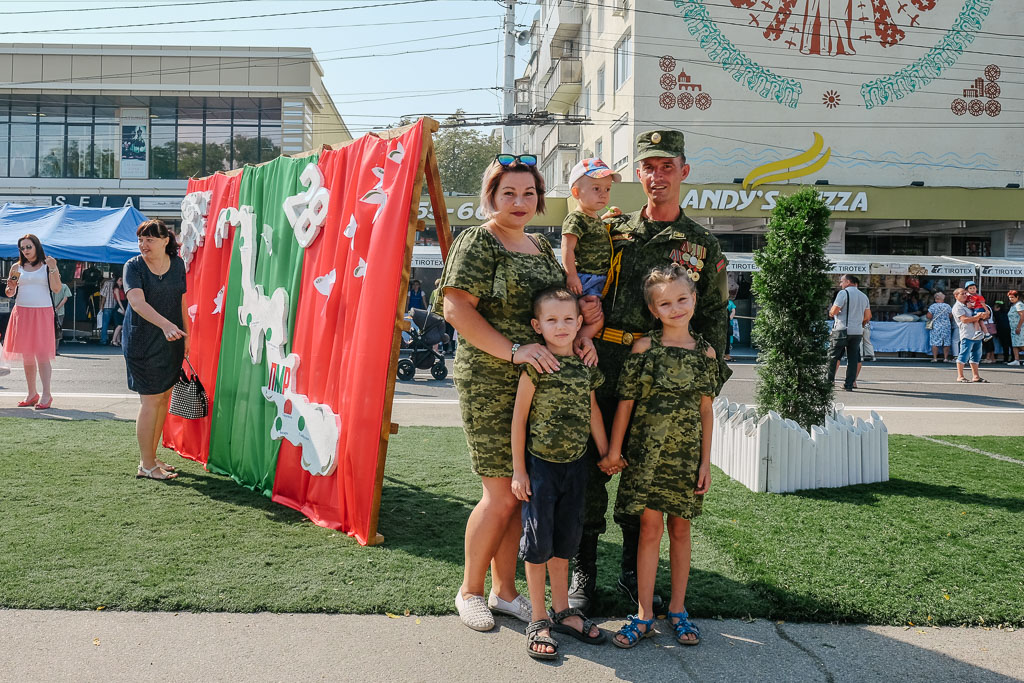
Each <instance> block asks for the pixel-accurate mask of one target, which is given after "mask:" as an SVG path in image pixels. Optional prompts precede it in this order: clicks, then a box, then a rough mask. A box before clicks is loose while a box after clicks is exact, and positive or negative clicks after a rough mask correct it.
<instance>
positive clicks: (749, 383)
mask: <svg viewBox="0 0 1024 683" xmlns="http://www.w3.org/2000/svg"><path fill="white" fill-rule="evenodd" d="M62 352H63V354H64V355H61V356H60V357H58V358H57V359H56V360H55V362H54V372H53V391H54V404H53V405H54V407H53V409H51V410H49V411H32V410H26V409H24V408H20V409H19V408H15V407H13V406H14V404H16V403H17V401H18V400H21V399H22V398H24V397H25V393H26V388H25V377H24V375H23V374H22V372H21V370H20V368H17V367H16V368H14V369H13V371H12V373H11V374H10V375H8V376H6V377H0V416H8V417H10V416H21V417H42V418H50V419H134V418H135V415H136V413H137V412H138V398H137V397H136V396H135V395H134V394H132V393H130V392H129V391H128V389H127V387H126V385H125V371H124V359H123V358H122V357H121V354H120V350H119V349H116V348H113V347H100V346H96V345H81V346H75V345H71V344H64V345H63V347H62ZM448 364H449V368H450V366H451V360H450V359H449V361H448ZM732 368H733V372H734V374H733V376H732V378H731V379H730V380H729V381H728V382H727V383H726V385H725V387H724V388H723V390H722V395H723V396H726V397H728V399H729V400H730V401H735V402H737V403H746V404H748V405H751V404H753V403H754V386H755V378H756V369H757V366H756V365H755V364H754V362H753V359H750V358H747V359H738V360H737V362H735V363H734V364H733V365H732ZM844 372H845V368H841V369H840V376H842V373H844ZM981 376H982V377H983V378H985V379H987V380H988V381H989V383H988V384H958V383H957V382H956V366H955V365H952V364H942V363H939V364H932V363H929V362H927V361H920V360H895V359H894V360H879V361H875V362H871V363H865V364H864V366H863V370H862V371H861V375H860V379H859V380H858V387H859V388H858V389H857V390H856V391H853V392H849V393H848V392H844V391H842V390H841V389H840V387H839V385H838V384H837V390H836V400H837V401H840V402H842V403H843V404H844V406H845V410H846V411H847V412H849V413H852V414H853V415H857V416H863V417H865V418H866V417H867V416H868V414H869V413H870V411H872V410H874V411H876V412H878V413H879V414H880V415H881V416H882V418H883V419H884V420H885V422H886V425H887V427H888V429H889V432H890V433H891V434H917V435H941V434H963V435H974V436H984V435H999V436H1024V368H1020V367H1007V366H1005V365H1003V364H1001V363H998V364H994V365H982V366H981ZM391 419H392V421H393V422H396V423H397V424H399V425H405V426H416V425H427V426H452V427H457V426H459V425H461V424H462V420H461V417H460V414H459V405H458V394H457V393H456V391H455V387H454V385H453V384H452V380H451V375H450V374H449V376H448V378H447V379H444V380H440V381H438V380H435V379H433V378H432V377H431V376H430V372H429V371H428V370H419V371H417V373H416V377H415V378H414V379H413V380H411V381H406V382H403V381H398V382H397V383H396V385H395V399H394V404H393V412H392V418H391Z"/></svg>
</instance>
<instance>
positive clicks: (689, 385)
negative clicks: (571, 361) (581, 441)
mask: <svg viewBox="0 0 1024 683" xmlns="http://www.w3.org/2000/svg"><path fill="white" fill-rule="evenodd" d="M643 287H644V300H645V301H646V303H647V307H648V308H649V309H650V311H651V314H652V315H653V316H654V317H655V318H657V319H658V320H660V321H661V329H660V330H654V331H652V332H651V333H650V334H649V335H648V336H645V337H642V338H640V339H639V340H638V341H636V342H635V343H634V344H633V350H632V354H631V355H630V356H629V358H627V359H626V362H625V364H624V366H623V368H622V373H621V374H620V376H619V383H618V394H619V398H620V401H619V405H618V408H617V409H616V412H615V421H614V423H613V425H612V434H611V443H610V445H609V450H608V455H607V457H605V458H604V459H603V460H601V461H600V462H599V463H598V466H599V467H600V468H601V469H602V470H604V471H605V472H606V473H607V474H614V473H616V472H620V471H623V468H625V472H624V474H623V475H622V479H621V481H620V482H619V494H618V498H617V499H616V501H615V513H616V515H623V514H625V515H639V516H640V545H639V549H638V552H637V587H638V593H639V606H638V612H637V614H636V615H631V616H630V617H629V620H628V622H627V623H626V625H625V626H623V627H622V628H621V629H620V630H619V633H618V634H617V635H616V636H615V638H614V640H613V642H614V643H615V644H616V645H618V646H619V647H623V648H629V647H633V646H634V645H636V644H637V643H639V642H640V640H641V639H642V638H645V637H647V636H649V635H651V634H653V632H654V610H653V605H652V601H653V597H654V581H655V577H656V575H657V570H658V557H659V552H660V548H661V537H662V533H663V529H664V515H665V514H668V533H669V540H670V551H669V559H670V562H671V566H672V598H671V600H670V601H669V609H668V621H669V625H670V626H671V627H672V629H673V631H674V632H675V637H676V640H678V641H679V643H681V644H683V645H696V644H697V643H699V642H700V629H699V628H697V626H696V625H695V624H694V623H693V622H691V621H690V618H689V614H688V613H687V612H686V606H685V604H686V582H687V579H688V578H689V575H690V520H691V519H693V518H694V517H696V516H697V515H699V514H700V512H701V505H702V503H703V499H704V494H705V493H707V491H708V488H709V487H710V485H711V462H710V460H711V427H712V419H713V418H712V413H711V400H712V396H713V395H714V391H715V382H716V377H717V373H718V364H717V361H716V360H715V350H714V349H713V348H712V347H711V346H710V345H709V344H708V343H707V342H706V341H704V339H703V338H701V337H700V336H697V335H693V334H692V333H691V332H690V320H691V319H692V318H693V311H694V308H695V306H696V303H697V291H696V287H695V285H694V281H693V280H692V279H691V278H690V277H689V273H688V271H687V270H686V269H685V268H684V267H683V266H681V265H679V264H676V263H673V264H672V265H670V266H667V267H664V268H656V269H655V270H653V271H652V272H651V274H650V275H648V276H647V278H646V280H645V281H644V285H643ZM634 407H635V409H636V410H635V412H634ZM630 416H632V420H633V421H632V426H631V427H629V441H628V444H627V448H626V457H625V459H623V457H622V445H623V441H624V440H625V437H626V429H627V426H628V425H629V423H630Z"/></svg>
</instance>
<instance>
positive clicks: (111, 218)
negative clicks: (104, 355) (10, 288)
mask: <svg viewBox="0 0 1024 683" xmlns="http://www.w3.org/2000/svg"><path fill="white" fill-rule="evenodd" d="M145 220H146V216H145V215H143V214H142V213H140V212H139V211H138V210H136V209H135V208H133V207H130V206H129V207H124V208H120V209H101V208H90V207H79V206H67V205H63V206H47V207H37V206H19V205H16V204H4V205H3V206H2V207H0V277H2V279H6V277H7V272H8V271H9V270H10V267H11V264H12V263H13V262H14V261H15V260H16V259H17V258H18V240H19V239H21V238H22V237H23V236H24V235H26V234H29V233H31V234H33V235H35V236H36V237H38V238H39V241H40V242H42V244H43V248H44V249H45V251H46V254H47V256H53V257H54V258H56V259H57V267H58V269H59V270H60V277H61V280H62V281H63V282H64V283H66V284H68V285H69V286H70V287H71V289H72V297H71V300H70V301H69V303H68V304H67V305H66V306H65V311H66V312H65V319H64V335H65V338H67V337H72V338H79V337H86V338H92V337H94V336H96V331H95V330H96V323H97V317H96V315H95V309H96V303H95V302H92V303H90V300H91V298H92V297H94V296H95V295H96V293H97V292H98V290H99V284H100V281H101V280H102V279H103V277H104V276H105V275H106V274H109V273H116V272H118V271H119V270H120V265H121V264H123V263H124V262H125V261H127V260H128V259H130V258H132V257H133V256H137V255H138V253H139V245H138V239H137V238H136V236H135V230H136V228H137V227H138V226H139V223H141V222H143V221H145ZM12 305H13V300H11V299H7V298H4V297H0V331H2V330H3V328H5V327H6V325H7V318H8V317H9V315H10V308H11V306H12Z"/></svg>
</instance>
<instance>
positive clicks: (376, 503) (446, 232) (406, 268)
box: [367, 117, 452, 545]
mask: <svg viewBox="0 0 1024 683" xmlns="http://www.w3.org/2000/svg"><path fill="white" fill-rule="evenodd" d="M421 121H422V122H423V144H422V146H421V149H420V162H419V167H418V168H417V170H416V180H415V182H414V183H413V189H412V205H411V206H410V207H409V226H408V229H407V230H406V237H405V261H404V263H403V266H402V283H401V285H400V287H399V290H398V307H397V309H396V311H395V329H394V333H393V335H392V339H391V362H390V363H389V364H388V388H387V391H386V392H385V394H384V416H383V420H382V422H381V431H380V445H379V446H378V448H377V476H376V479H375V481H374V485H373V503H372V509H371V510H370V527H369V530H368V532H367V545H378V544H380V543H383V542H384V537H383V536H382V535H381V534H380V533H379V531H378V528H377V525H378V522H379V521H380V496H381V491H382V489H383V487H384V464H385V461H386V459H387V452H388V440H389V439H390V437H391V435H392V434H397V433H398V425H397V424H395V423H393V422H391V409H392V404H393V402H394V398H395V381H396V379H397V372H398V356H399V351H400V350H401V348H402V332H403V331H406V330H408V329H409V324H408V323H407V322H406V320H405V310H404V308H405V305H404V302H405V300H406V297H407V296H408V293H409V277H410V275H411V273H412V248H413V244H414V243H415V242H416V233H417V232H418V231H421V230H423V229H424V222H423V221H421V220H420V219H419V208H420V202H419V198H420V196H421V195H422V193H423V182H424V180H425V181H426V183H427V192H428V193H429V195H430V203H431V206H432V207H433V209H434V217H435V218H434V221H435V225H436V227H437V238H438V241H439V242H440V243H441V255H442V257H443V258H445V259H447V258H448V249H449V248H450V247H451V243H452V231H451V226H450V225H449V223H448V210H447V208H446V207H445V202H444V196H443V194H442V192H441V175H440V173H439V172H438V169H437V156H436V155H435V154H434V138H433V134H434V133H436V132H437V131H438V130H439V128H440V125H439V124H438V122H437V121H435V120H434V119H431V118H427V117H424V118H422V119H421ZM409 128H410V126H404V127H402V128H394V129H390V130H386V131H382V132H380V133H377V135H379V136H380V137H381V138H384V139H390V138H393V137H398V136H400V135H402V134H403V133H405V131H407V130H408V129H409Z"/></svg>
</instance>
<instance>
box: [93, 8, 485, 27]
mask: <svg viewBox="0 0 1024 683" xmlns="http://www.w3.org/2000/svg"><path fill="white" fill-rule="evenodd" d="M243 1H244V2H255V1H257V0H239V2H243ZM494 18H495V16H494V15H491V14H481V15H479V16H475V17H445V18H443V19H411V20H409V21H389V22H387V24H388V26H403V25H405V24H433V23H438V22H453V23H454V22H459V21H478V20H480V19H494ZM380 25H381V23H380V22H379V21H374V22H370V23H367V24H317V25H315V26H267V27H262V28H237V27H234V28H232V27H229V28H210V29H196V28H185V29H177V30H167V29H154V30H152V31H132V32H131V33H132V34H136V33H140V34H141V33H159V34H162V35H165V34H173V33H258V32H264V31H265V32H268V33H274V32H276V31H313V30H319V29H338V28H365V27H367V26H377V27H379V26H380ZM124 33H125V31H93V32H92V34H93V35H106V34H111V35H123V34H124Z"/></svg>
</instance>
